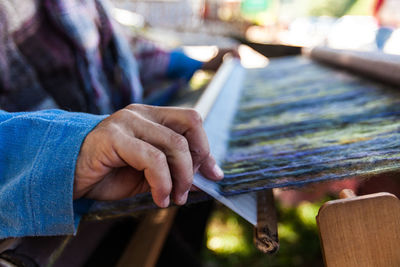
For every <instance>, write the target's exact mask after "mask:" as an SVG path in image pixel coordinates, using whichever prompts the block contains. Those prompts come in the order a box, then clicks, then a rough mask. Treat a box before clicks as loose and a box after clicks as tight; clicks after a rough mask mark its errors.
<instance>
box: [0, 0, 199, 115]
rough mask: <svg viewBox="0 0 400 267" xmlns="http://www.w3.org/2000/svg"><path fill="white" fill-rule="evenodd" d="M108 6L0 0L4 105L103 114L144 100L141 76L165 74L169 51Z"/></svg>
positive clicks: (96, 0)
mask: <svg viewBox="0 0 400 267" xmlns="http://www.w3.org/2000/svg"><path fill="white" fill-rule="evenodd" d="M110 10H111V8H110V7H109V6H108V3H107V2H106V1H105V0H87V1H81V0H0V108H1V109H3V110H7V111H29V110H39V109H47V108H61V109H66V110H70V111H82V112H89V113H95V114H105V113H110V112H112V111H114V110H116V109H119V108H121V107H123V106H125V105H127V104H129V103H132V102H142V98H143V88H142V84H143V85H144V86H145V87H146V85H147V84H149V85H150V86H153V87H154V85H151V84H153V81H154V80H161V79H164V78H168V77H167V76H168V75H167V72H168V68H169V65H170V63H171V62H170V59H171V53H167V52H165V51H164V50H162V49H160V48H158V47H157V46H155V45H154V44H152V43H150V42H146V41H143V40H141V39H138V38H132V39H131V43H129V42H128V41H127V39H126V38H124V36H122V35H123V33H122V32H121V31H120V29H119V28H118V25H116V24H115V22H114V21H113V20H112V19H111V16H110V14H109V11H110ZM132 50H133V53H132ZM192 63H193V64H194V66H195V68H198V67H200V66H201V65H200V64H199V63H198V62H195V61H193V62H192ZM192 69H193V68H192ZM194 71H195V69H193V70H191V71H190V73H189V76H190V75H191V74H193V72H194ZM139 73H140V75H139ZM187 76H188V75H186V78H187ZM175 78H182V77H175Z"/></svg>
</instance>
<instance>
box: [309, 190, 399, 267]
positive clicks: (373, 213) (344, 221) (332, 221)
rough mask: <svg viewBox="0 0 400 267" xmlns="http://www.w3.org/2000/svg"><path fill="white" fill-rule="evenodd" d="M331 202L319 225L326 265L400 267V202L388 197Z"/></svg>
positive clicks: (322, 211) (346, 194)
mask: <svg viewBox="0 0 400 267" xmlns="http://www.w3.org/2000/svg"><path fill="white" fill-rule="evenodd" d="M342 196H344V197H347V198H345V199H339V200H333V201H328V202H327V203H325V204H324V205H323V206H322V207H321V208H320V210H319V213H318V216H317V224H318V227H319V234H320V240H321V244H322V250H323V255H324V261H325V265H326V266H328V267H335V266H338V267H339V266H340V267H342V266H350V267H352V266H360V267H369V266H371V267H372V266H373V267H380V266H382V267H383V266H385V267H390V266H400V253H399V252H398V250H399V247H400V202H399V200H398V199H397V197H396V196H394V195H392V194H389V193H377V194H370V195H365V196H359V197H357V196H354V195H353V194H352V193H351V192H343V193H342Z"/></svg>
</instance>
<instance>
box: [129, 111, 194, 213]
mask: <svg viewBox="0 0 400 267" xmlns="http://www.w3.org/2000/svg"><path fill="white" fill-rule="evenodd" d="M135 116H137V115H135ZM129 126H130V127H131V129H130V131H132V132H133V131H134V133H135V137H137V138H139V139H141V140H143V141H145V142H147V143H149V144H151V145H153V146H155V147H157V148H158V149H160V150H161V151H162V152H163V153H164V154H165V155H166V157H167V162H168V166H169V170H170V171H171V177H172V182H173V189H172V197H173V199H174V202H175V203H176V204H178V205H183V204H185V203H186V199H187V192H188V191H189V189H190V186H191V185H192V183H193V173H194V172H193V164H192V157H191V154H190V151H189V145H188V141H187V139H186V138H185V137H184V136H182V135H180V134H178V133H176V132H175V131H173V130H171V129H169V128H167V127H165V126H163V125H161V124H158V123H155V122H152V121H150V120H147V119H146V118H137V119H135V120H131V123H130V124H129Z"/></svg>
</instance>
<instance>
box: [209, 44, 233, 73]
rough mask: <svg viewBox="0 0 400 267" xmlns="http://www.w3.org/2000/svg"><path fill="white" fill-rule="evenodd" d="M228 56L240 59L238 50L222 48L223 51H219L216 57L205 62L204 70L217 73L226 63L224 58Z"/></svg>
mask: <svg viewBox="0 0 400 267" xmlns="http://www.w3.org/2000/svg"><path fill="white" fill-rule="evenodd" d="M228 54H229V55H231V56H233V57H234V58H240V55H239V52H238V50H237V48H222V49H221V48H220V49H218V53H217V55H216V56H215V57H213V58H212V59H210V60H209V61H208V62H205V63H204V64H203V67H202V69H203V70H211V71H217V70H218V68H219V66H220V65H221V64H222V62H223V61H224V57H225V56H226V55H228Z"/></svg>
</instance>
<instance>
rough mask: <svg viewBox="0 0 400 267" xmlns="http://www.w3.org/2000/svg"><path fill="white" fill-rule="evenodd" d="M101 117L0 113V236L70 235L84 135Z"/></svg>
mask: <svg viewBox="0 0 400 267" xmlns="http://www.w3.org/2000/svg"><path fill="white" fill-rule="evenodd" d="M104 118H105V117H104V116H96V115H90V114H85V113H73V112H64V111H60V110H47V111H38V112H22V113H7V112H4V111H0V225H1V226H0V238H6V237H19V236H43V235H60V234H71V233H74V231H75V226H76V225H77V223H78V222H79V219H80V216H79V214H78V213H74V208H73V201H72V194H73V181H74V172H75V163H76V159H77V156H78V154H79V150H80V146H81V144H82V142H83V140H84V138H85V137H86V135H87V134H88V133H89V132H90V131H91V130H92V129H93V128H94V127H95V126H96V125H97V124H98V123H99V122H100V121H101V120H102V119H104Z"/></svg>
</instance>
